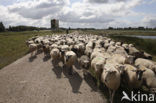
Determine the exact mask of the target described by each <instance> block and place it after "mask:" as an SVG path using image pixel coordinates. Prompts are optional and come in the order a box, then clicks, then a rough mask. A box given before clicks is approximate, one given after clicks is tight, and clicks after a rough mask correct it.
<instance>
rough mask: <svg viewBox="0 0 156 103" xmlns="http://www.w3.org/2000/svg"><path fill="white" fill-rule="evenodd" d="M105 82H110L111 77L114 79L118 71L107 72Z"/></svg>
mask: <svg viewBox="0 0 156 103" xmlns="http://www.w3.org/2000/svg"><path fill="white" fill-rule="evenodd" d="M105 73H106V74H105V82H106V83H107V82H108V81H107V80H110V77H113V76H114V75H115V74H116V73H117V71H113V70H105Z"/></svg>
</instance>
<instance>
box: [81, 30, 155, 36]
mask: <svg viewBox="0 0 156 103" xmlns="http://www.w3.org/2000/svg"><path fill="white" fill-rule="evenodd" d="M79 32H81V33H87V34H90V33H91V34H96V35H147V36H152V35H153V36H156V30H79Z"/></svg>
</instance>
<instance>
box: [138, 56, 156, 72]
mask: <svg viewBox="0 0 156 103" xmlns="http://www.w3.org/2000/svg"><path fill="white" fill-rule="evenodd" d="M135 65H136V66H145V67H146V68H148V69H151V70H153V71H154V72H155V73H156V63H155V62H153V61H151V60H148V59H143V58H138V59H136V60H135Z"/></svg>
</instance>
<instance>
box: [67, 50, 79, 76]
mask: <svg viewBox="0 0 156 103" xmlns="http://www.w3.org/2000/svg"><path fill="white" fill-rule="evenodd" d="M64 61H65V66H66V67H67V68H69V75H72V74H73V72H72V67H73V65H74V64H75V63H76V61H77V56H76V54H75V53H74V52H73V51H67V52H66V53H65V56H64Z"/></svg>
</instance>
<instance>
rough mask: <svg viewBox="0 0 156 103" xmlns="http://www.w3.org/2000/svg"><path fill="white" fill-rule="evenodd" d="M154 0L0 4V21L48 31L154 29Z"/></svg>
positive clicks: (5, 0)
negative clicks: (56, 25) (53, 27)
mask: <svg viewBox="0 0 156 103" xmlns="http://www.w3.org/2000/svg"><path fill="white" fill-rule="evenodd" d="M155 5H156V0H0V21H2V22H3V23H4V25H5V26H6V27H8V26H9V25H29V26H38V27H50V20H51V19H52V18H56V19H59V20H60V26H61V27H69V26H70V27H74V28H77V27H79V28H83V27H88V28H90V27H93V28H107V27H109V26H112V27H129V26H132V27H137V26H145V27H156V6H155Z"/></svg>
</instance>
